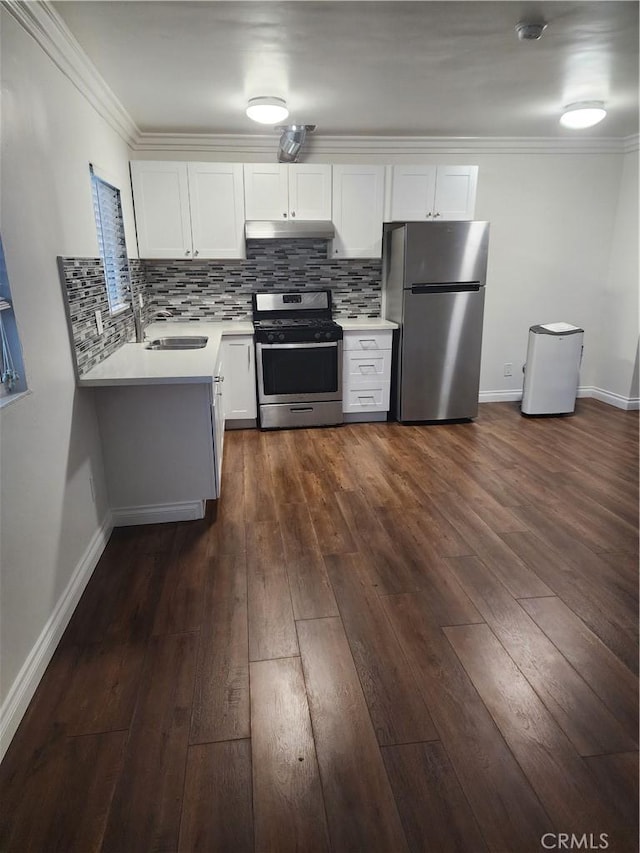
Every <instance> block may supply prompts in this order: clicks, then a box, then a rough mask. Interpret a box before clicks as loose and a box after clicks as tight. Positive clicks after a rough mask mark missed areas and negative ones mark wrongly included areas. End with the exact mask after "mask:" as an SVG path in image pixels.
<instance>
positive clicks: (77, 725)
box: [53, 643, 146, 735]
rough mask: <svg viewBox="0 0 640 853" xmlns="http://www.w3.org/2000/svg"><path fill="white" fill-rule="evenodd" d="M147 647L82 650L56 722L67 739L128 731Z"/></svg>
mask: <svg viewBox="0 0 640 853" xmlns="http://www.w3.org/2000/svg"><path fill="white" fill-rule="evenodd" d="M145 651H146V646H144V645H143V644H141V643H132V644H129V643H117V644H116V643H97V644H92V645H90V646H84V647H81V648H80V649H79V654H78V658H77V660H76V662H75V666H74V668H73V672H72V673H71V676H70V678H69V682H68V684H67V686H66V689H65V691H64V693H63V695H62V698H61V702H60V705H59V707H58V708H57V709H56V710H55V711H53V716H54V719H55V720H56V721H57V722H58V723H59V724H60V725H62V726H63V728H64V731H65V733H66V734H67V735H88V734H98V733H100V732H108V731H119V730H122V729H128V728H129V725H130V723H131V719H132V717H133V712H134V708H135V704H136V699H137V697H138V688H139V684H140V676H141V673H142V666H143V662H144V657H145Z"/></svg>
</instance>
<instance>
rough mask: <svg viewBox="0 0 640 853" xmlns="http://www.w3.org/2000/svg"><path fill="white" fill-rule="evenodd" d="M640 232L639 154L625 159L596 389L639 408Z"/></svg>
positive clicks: (602, 308)
mask: <svg viewBox="0 0 640 853" xmlns="http://www.w3.org/2000/svg"><path fill="white" fill-rule="evenodd" d="M638 230H639V229H638V152H633V153H631V154H627V155H626V156H625V158H624V163H623V169H622V178H621V181H620V193H619V198H618V207H617V211H616V218H615V227H614V232H613V240H612V243H611V254H610V263H609V267H608V270H607V276H606V279H605V283H604V288H603V291H602V294H601V299H600V303H599V320H598V322H599V325H600V332H601V335H600V352H599V358H598V366H597V373H596V382H595V385H596V387H597V388H598V389H600V390H601V391H604V392H606V393H608V394H612V395H619V396H620V397H621V398H623V399H630V398H631V399H633V400H635V402H636V403H637V401H638V396H639V391H638V321H639V317H638ZM636 407H637V406H636Z"/></svg>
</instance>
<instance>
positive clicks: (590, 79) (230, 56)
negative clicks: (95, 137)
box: [54, 0, 638, 138]
mask: <svg viewBox="0 0 640 853" xmlns="http://www.w3.org/2000/svg"><path fill="white" fill-rule="evenodd" d="M54 6H55V9H56V10H57V12H58V13H59V14H60V15H61V16H62V18H63V19H64V21H65V23H66V24H67V26H68V27H69V29H70V30H71V31H72V33H73V34H74V36H75V37H76V39H77V40H78V41H79V43H80V44H81V46H82V47H83V48H84V50H85V52H86V53H87V54H88V56H89V57H90V59H91V60H92V62H93V63H94V65H95V66H96V68H97V69H98V71H99V72H100V73H101V74H102V76H103V77H104V79H105V80H106V82H107V83H108V85H109V86H110V87H111V89H112V90H113V91H114V93H115V94H116V96H117V97H118V99H119V100H120V101H121V103H122V105H123V106H124V107H125V109H126V110H127V111H128V113H129V114H130V116H131V117H132V119H133V120H134V122H135V123H136V125H137V126H138V128H139V130H140V131H142V132H146V133H203V134H204V133H206V134H251V133H264V132H265V127H264V126H263V125H257V124H255V123H254V122H252V121H251V120H250V119H248V118H247V117H246V116H245V114H244V109H245V106H246V102H247V100H248V98H251V97H257V96H262V95H276V96H279V97H284V98H285V99H286V100H287V102H288V104H289V107H290V110H291V115H290V119H289V121H293V122H296V123H301V124H305V123H309V124H316V125H317V127H318V129H317V131H316V135H320V134H322V135H332V136H361V135H371V136H409V137H411V136H415V137H516V138H518V137H521V138H531V137H547V138H562V137H564V138H567V137H570V138H575V136H576V134H578V135H580V137H584V136H590V137H592V138H620V137H627V136H631V135H634V134H636V133H638V3H637V2H542V3H521V2H517V0H511V2H483V0H472V2H457V0H448V2H401V0H392V2H374V3H372V2H366V0H363V2H331V0H323V1H322V2H304V0H293V2H278V0H271V1H270V2H206V0H201V1H200V2H186V0H185V2H156V0H146V2H118V1H117V0H109V2H99V0H98V2H93V1H92V2H68V0H67V1H66V2H56V3H55V4H54ZM521 20H526V21H540V20H544V21H546V22H547V24H548V27H547V29H546V31H545V32H544V35H543V36H542V38H541V39H540V40H539V41H530V42H521V41H519V40H518V38H517V35H516V32H515V25H516V24H517V23H518V22H519V21H521ZM594 99H595V100H602V101H605V103H606V105H607V108H608V111H609V112H608V115H607V118H606V119H605V120H604V121H603V122H602V123H601V124H600V125H598V126H597V127H595V128H591V129H590V130H587V131H570V130H566V129H563V128H562V127H561V126H560V125H559V124H558V118H559V115H560V112H561V108H562V106H563V105H565V104H568V103H572V102H575V101H581V100H594Z"/></svg>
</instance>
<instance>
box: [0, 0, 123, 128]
mask: <svg viewBox="0 0 640 853" xmlns="http://www.w3.org/2000/svg"><path fill="white" fill-rule="evenodd" d="M2 5H3V6H4V8H5V9H6V10H7V11H8V12H9V14H10V15H12V16H13V18H15V20H16V21H17V22H18V23H19V24H20V26H22V28H23V29H24V30H25V31H26V32H27V33H29V35H30V36H32V38H33V39H35V41H36V42H37V43H38V45H39V46H40V47H41V48H42V50H43V51H44V52H45V53H46V54H47V56H48V57H49V58H50V59H51V61H52V62H53V63H54V64H55V65H56V66H57V67H58V68H59V69H60V71H62V73H63V74H64V75H65V77H67V79H68V80H70V81H71V82H72V83H73V85H74V86H75V87H76V89H78V91H79V92H80V93H81V94H82V95H83V96H84V97H85V98H86V100H87V101H88V102H89V103H90V104H91V106H92V107H93V108H94V109H95V110H96V111H97V112H98V114H99V115H100V116H102V118H103V119H104V120H105V121H106V122H107V123H108V124H109V125H110V126H111V127H112V128H113V130H115V131H116V133H117V134H118V135H119V136H120V137H121V138H122V139H123V140H124V141H125V142H126V143H127V144H128V145H131V144H132V143H133V142H134V141H135V140H136V139H137V137H138V136H140V131H139V129H138V127H137V125H136V123H135V122H134V121H133V119H132V118H131V116H130V115H129V113H128V112H127V111H126V110H125V108H124V107H123V106H122V104H121V103H120V101H119V100H118V98H117V97H116V95H115V94H114V92H113V91H112V89H111V88H110V87H109V86H108V85H107V83H106V82H105V80H104V78H103V77H102V75H101V74H100V73H99V72H98V70H97V69H96V67H95V65H94V64H93V63H92V62H91V60H90V59H89V57H88V56H87V54H86V53H85V52H84V50H83V49H82V47H81V46H80V44H79V43H78V41H77V40H76V39H75V37H74V35H73V34H72V32H71V30H69V28H68V27H67V25H66V24H65V22H64V21H63V20H62V18H61V17H60V15H59V14H58V13H57V12H56V10H55V9H54V8H53V6H52V5H51V4H50V3H47V2H42V0H29V2H25V0H5V2H3V4H2Z"/></svg>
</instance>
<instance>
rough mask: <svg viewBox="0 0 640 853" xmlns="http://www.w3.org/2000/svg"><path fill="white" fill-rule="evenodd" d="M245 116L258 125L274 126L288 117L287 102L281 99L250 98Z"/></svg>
mask: <svg viewBox="0 0 640 853" xmlns="http://www.w3.org/2000/svg"><path fill="white" fill-rule="evenodd" d="M247 115H248V116H249V118H251V119H253V120H254V121H259V122H260V124H275V123H276V122H277V121H284V120H285V119H286V117H287V116H288V115H289V110H288V109H287V102H286V101H285V100H284V99H283V98H250V100H249V103H248V104H247Z"/></svg>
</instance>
